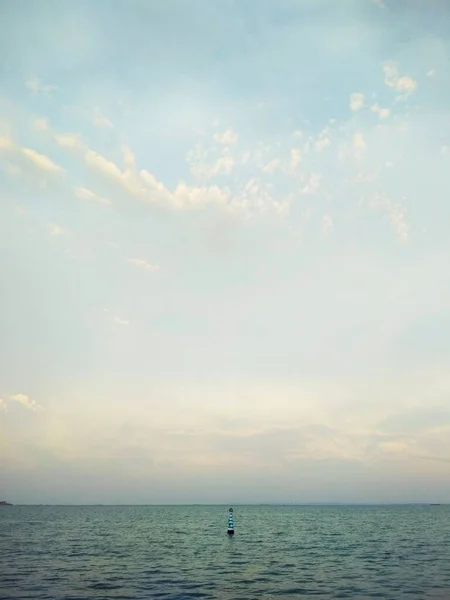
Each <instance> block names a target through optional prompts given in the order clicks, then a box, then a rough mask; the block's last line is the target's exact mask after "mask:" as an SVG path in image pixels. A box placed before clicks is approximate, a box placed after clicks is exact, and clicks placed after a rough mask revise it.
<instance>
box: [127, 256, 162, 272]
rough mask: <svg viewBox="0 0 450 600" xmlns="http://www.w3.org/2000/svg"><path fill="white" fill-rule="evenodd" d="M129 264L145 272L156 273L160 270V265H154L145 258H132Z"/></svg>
mask: <svg viewBox="0 0 450 600" xmlns="http://www.w3.org/2000/svg"><path fill="white" fill-rule="evenodd" d="M127 262H128V263H129V264H130V265H133V266H134V267H138V268H139V269H142V270H143V271H148V272H155V271H159V270H160V268H159V266H158V265H154V264H152V263H150V262H149V261H148V260H145V259H144V258H130V259H128V261H127Z"/></svg>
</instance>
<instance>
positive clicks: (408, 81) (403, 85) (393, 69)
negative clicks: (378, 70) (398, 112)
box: [383, 61, 417, 96]
mask: <svg viewBox="0 0 450 600" xmlns="http://www.w3.org/2000/svg"><path fill="white" fill-rule="evenodd" d="M383 72H384V83H385V84H386V85H387V86H389V87H391V88H394V89H395V90H397V92H400V93H401V94H403V95H405V96H409V95H410V94H412V93H413V92H414V91H415V90H416V88H417V81H415V80H414V79H413V78H412V77H410V76H409V75H402V76H400V74H399V72H398V65H397V63H395V62H393V61H388V62H386V63H385V64H384V66H383Z"/></svg>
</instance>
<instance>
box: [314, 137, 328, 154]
mask: <svg viewBox="0 0 450 600" xmlns="http://www.w3.org/2000/svg"><path fill="white" fill-rule="evenodd" d="M330 144H331V140H330V138H329V137H327V136H326V135H321V136H320V137H319V139H318V140H317V141H316V143H315V144H314V146H315V148H316V150H318V151H319V152H320V151H321V150H323V149H324V148H326V147H327V146H329V145H330Z"/></svg>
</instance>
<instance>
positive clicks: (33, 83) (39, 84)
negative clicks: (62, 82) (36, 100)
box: [25, 77, 57, 96]
mask: <svg viewBox="0 0 450 600" xmlns="http://www.w3.org/2000/svg"><path fill="white" fill-rule="evenodd" d="M25 85H26V87H27V88H28V89H29V90H30V91H31V92H32V93H33V94H43V95H44V96H51V94H52V92H54V91H55V90H56V89H57V86H56V85H49V84H45V83H44V82H43V81H42V80H41V79H39V78H38V77H32V78H31V79H28V80H27V81H26V82H25Z"/></svg>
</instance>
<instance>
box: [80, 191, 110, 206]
mask: <svg viewBox="0 0 450 600" xmlns="http://www.w3.org/2000/svg"><path fill="white" fill-rule="evenodd" d="M74 194H75V196H76V197H77V198H82V199H84V200H92V201H94V202H98V203H99V204H111V201H110V200H107V199H106V198H103V197H102V196H99V195H98V194H96V193H95V192H93V191H91V190H88V189H87V188H84V187H77V188H75V189H74Z"/></svg>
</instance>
